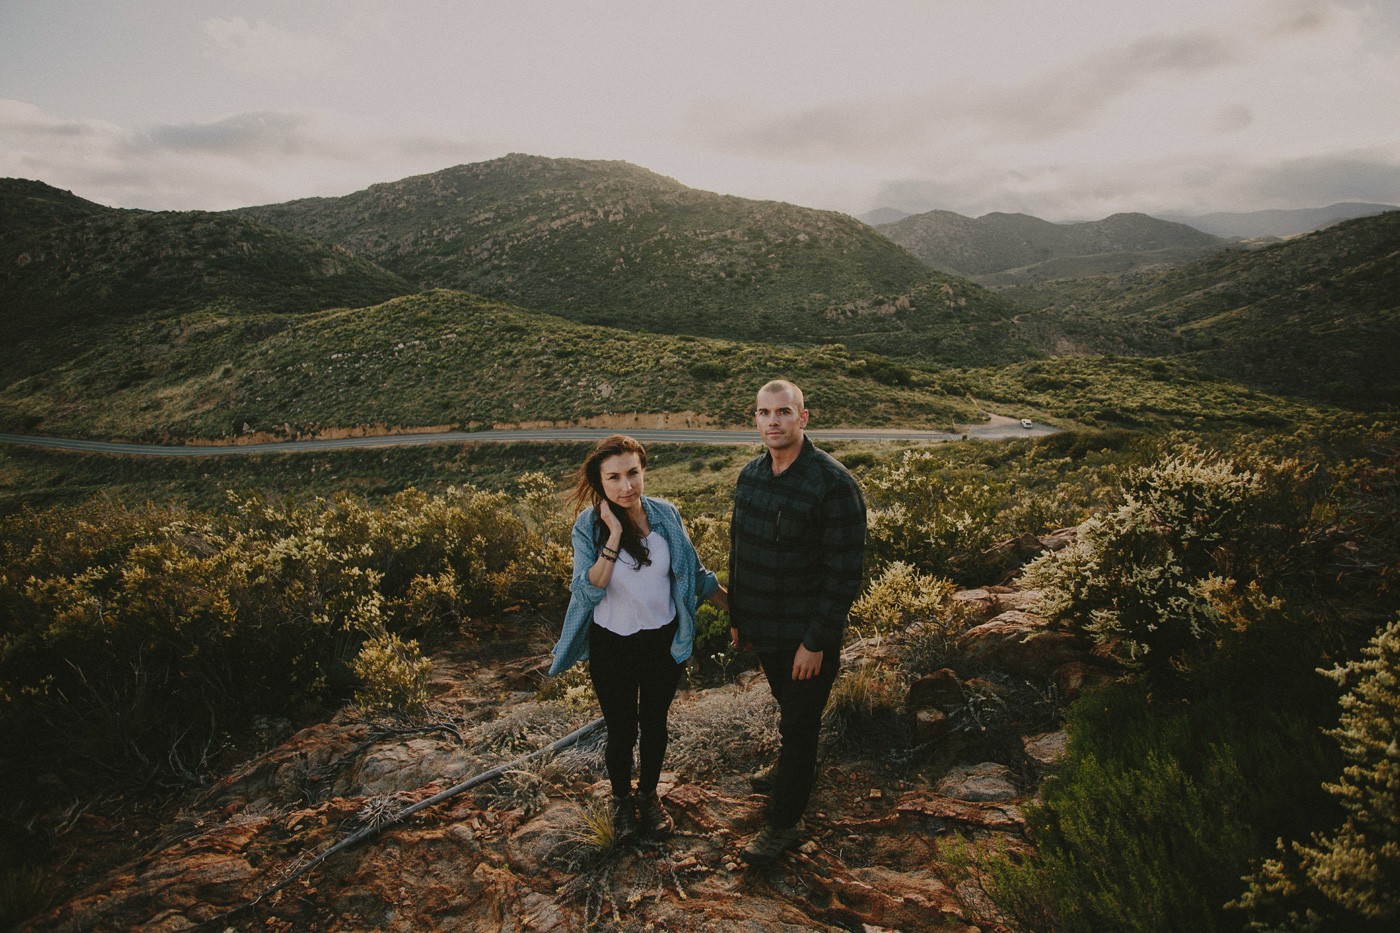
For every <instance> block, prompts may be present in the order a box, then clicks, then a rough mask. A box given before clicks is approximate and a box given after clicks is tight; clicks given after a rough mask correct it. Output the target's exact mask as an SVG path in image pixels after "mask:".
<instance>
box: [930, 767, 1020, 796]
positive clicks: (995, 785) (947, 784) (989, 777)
mask: <svg viewBox="0 0 1400 933" xmlns="http://www.w3.org/2000/svg"><path fill="white" fill-rule="evenodd" d="M935 790H937V791H938V793H940V794H943V795H945V796H948V797H956V798H957V799H959V800H971V801H974V802H975V801H983V800H1011V799H1013V798H1014V797H1016V788H1015V787H1014V786H1013V785H1012V784H1011V769H1010V768H1008V767H1007V766H1006V765H1002V764H997V763H996V762H994V761H984V762H982V763H981V764H977V765H969V766H966V767H961V768H954V769H952V770H951V771H949V772H948V773H947V774H945V775H944V776H943V779H942V780H940V781H939V782H938V784H937V786H936V787H935Z"/></svg>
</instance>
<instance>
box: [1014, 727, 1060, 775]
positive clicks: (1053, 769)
mask: <svg viewBox="0 0 1400 933" xmlns="http://www.w3.org/2000/svg"><path fill="white" fill-rule="evenodd" d="M1021 741H1022V745H1023V747H1024V748H1025V750H1026V757H1027V758H1029V759H1030V760H1031V761H1032V762H1034V764H1035V766H1036V768H1037V770H1039V771H1040V773H1041V774H1042V775H1049V774H1058V773H1059V771H1060V766H1061V765H1062V764H1063V763H1064V760H1065V756H1066V755H1067V754H1068V753H1069V733H1067V732H1065V731H1064V730H1061V731H1059V732H1042V733H1041V734H1040V735H1033V736H1027V737H1025V738H1024V739H1022V740H1021Z"/></svg>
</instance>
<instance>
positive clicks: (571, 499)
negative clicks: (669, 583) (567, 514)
mask: <svg viewBox="0 0 1400 933" xmlns="http://www.w3.org/2000/svg"><path fill="white" fill-rule="evenodd" d="M620 454H636V455H637V462H638V463H639V464H641V467H642V469H643V470H645V469H646V468H647V451H646V448H645V447H643V446H642V445H641V444H640V443H639V442H638V441H637V440H636V439H635V438H631V437H628V436H627V435H626V434H614V435H612V436H611V437H605V438H603V439H602V440H601V441H599V442H598V445H597V446H596V447H594V448H593V449H592V450H591V451H589V453H588V456H587V457H585V458H584V460H583V463H582V464H581V465H580V466H579V468H578V473H577V474H576V481H575V483H574V488H573V490H572V491H571V492H570V493H569V494H568V496H567V497H566V501H568V503H569V504H570V505H572V506H573V507H574V511H575V512H576V513H577V512H581V511H583V510H584V509H585V508H588V507H592V509H593V541H594V543H595V544H601V543H602V542H604V541H606V540H607V538H608V526H607V525H605V524H603V520H602V519H601V518H599V517H598V503H600V502H602V501H603V500H604V499H606V498H607V495H606V494H605V493H604V492H603V461H604V460H606V459H608V458H609V457H616V456H618V455H620ZM609 505H611V506H613V514H614V515H616V516H617V517H618V519H619V520H620V521H621V522H622V541H621V545H620V546H621V548H622V549H623V550H624V551H626V552H627V553H628V554H630V555H632V560H633V562H634V563H636V565H637V569H638V570H641V569H642V568H643V567H645V566H648V565H649V564H650V563H651V552H650V551H648V550H647V547H646V545H645V544H643V543H642V536H641V535H640V534H638V533H637V527H636V525H634V524H632V516H630V515H628V514H627V511H626V510H625V509H620V508H618V507H617V504H616V503H613V502H609Z"/></svg>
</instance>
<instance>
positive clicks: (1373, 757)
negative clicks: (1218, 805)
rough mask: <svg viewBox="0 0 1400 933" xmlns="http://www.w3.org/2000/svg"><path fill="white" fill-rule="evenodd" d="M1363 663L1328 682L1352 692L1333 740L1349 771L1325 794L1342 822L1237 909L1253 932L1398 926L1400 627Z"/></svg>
mask: <svg viewBox="0 0 1400 933" xmlns="http://www.w3.org/2000/svg"><path fill="white" fill-rule="evenodd" d="M1364 654H1365V659H1364V660H1357V661H1352V662H1349V663H1347V664H1345V665H1342V666H1339V667H1337V668H1335V669H1333V670H1332V671H1330V672H1327V675H1328V676H1329V677H1331V678H1332V679H1333V680H1335V681H1337V682H1338V683H1340V684H1342V685H1344V686H1347V685H1349V686H1350V688H1351V689H1350V690H1349V692H1348V693H1347V694H1346V695H1345V696H1343V697H1342V700H1341V706H1342V716H1341V724H1340V725H1339V727H1338V728H1336V729H1333V730H1331V731H1330V732H1329V733H1328V734H1329V735H1330V736H1332V737H1333V738H1335V739H1336V740H1337V741H1338V742H1339V743H1340V744H1341V750H1342V753H1343V755H1345V756H1346V759H1347V760H1348V761H1349V762H1351V763H1350V764H1349V765H1348V766H1347V768H1346V769H1345V770H1344V771H1343V772H1342V776H1341V780H1340V781H1338V782H1337V783H1328V784H1326V785H1324V786H1325V788H1326V790H1327V792H1328V793H1329V794H1331V795H1333V797H1335V798H1336V799H1337V800H1338V801H1339V802H1340V803H1341V805H1342V807H1343V810H1344V812H1345V819H1344V821H1343V823H1342V825H1341V827H1340V828H1339V829H1338V830H1337V831H1336V832H1335V833H1334V834H1332V835H1330V836H1326V837H1324V836H1322V835H1320V834H1314V835H1313V837H1312V841H1311V844H1307V845H1305V844H1302V843H1297V842H1295V843H1293V844H1292V846H1291V847H1285V846H1284V844H1283V841H1282V840H1279V850H1280V853H1279V857H1278V858H1275V859H1269V860H1268V861H1266V862H1264V864H1263V865H1262V866H1261V867H1260V868H1259V870H1258V871H1256V872H1255V873H1254V875H1253V876H1252V877H1251V878H1250V879H1248V880H1249V890H1248V891H1247V892H1246V893H1245V894H1244V895H1243V896H1242V897H1241V898H1240V899H1239V900H1238V901H1237V902H1236V903H1235V904H1234V905H1232V906H1237V907H1241V908H1243V909H1245V910H1247V911H1248V913H1249V915H1250V918H1251V922H1250V924H1249V927H1250V929H1253V930H1268V931H1279V933H1285V931H1299V933H1301V931H1317V930H1348V931H1370V930H1376V931H1380V930H1393V929H1395V927H1396V924H1397V923H1400V750H1397V749H1400V621H1393V622H1391V623H1390V625H1388V626H1387V627H1386V628H1385V629H1384V630H1382V631H1381V632H1378V633H1377V634H1376V636H1375V638H1373V639H1372V640H1371V643H1370V645H1369V646H1368V647H1367V648H1366V649H1365V650H1364Z"/></svg>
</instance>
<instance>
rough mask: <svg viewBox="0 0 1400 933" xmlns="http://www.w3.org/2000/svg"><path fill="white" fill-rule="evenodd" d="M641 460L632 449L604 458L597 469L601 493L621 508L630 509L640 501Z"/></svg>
mask: <svg viewBox="0 0 1400 933" xmlns="http://www.w3.org/2000/svg"><path fill="white" fill-rule="evenodd" d="M645 473H646V471H645V470H644V469H642V460H641V458H640V457H638V456H637V454H636V453H635V452H634V451H629V452H628V453H625V454H614V455H613V456H611V457H609V458H608V459H606V460H604V461H603V463H602V466H601V469H600V471H599V477H600V478H601V479H602V481H603V495H605V496H607V497H608V501H609V502H611V503H613V504H614V505H616V506H618V507H619V508H622V509H630V508H632V507H633V506H635V505H637V504H638V503H640V502H641V501H642V476H643V474H645Z"/></svg>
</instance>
